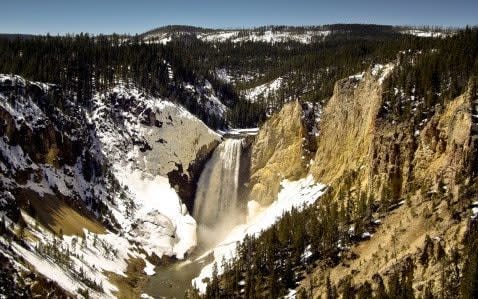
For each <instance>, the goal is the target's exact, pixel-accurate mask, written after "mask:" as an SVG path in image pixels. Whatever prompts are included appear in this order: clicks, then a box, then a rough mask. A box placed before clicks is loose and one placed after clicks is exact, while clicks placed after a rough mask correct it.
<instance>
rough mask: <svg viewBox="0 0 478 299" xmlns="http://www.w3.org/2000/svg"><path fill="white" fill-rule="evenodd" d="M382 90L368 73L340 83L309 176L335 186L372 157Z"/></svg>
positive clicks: (324, 115)
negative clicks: (335, 183)
mask: <svg viewBox="0 0 478 299" xmlns="http://www.w3.org/2000/svg"><path fill="white" fill-rule="evenodd" d="M380 105H381V86H380V84H379V82H377V80H375V79H374V78H373V77H372V75H371V73H370V72H368V73H366V74H365V75H363V77H362V76H360V77H350V78H346V79H343V80H340V81H338V82H337V83H336V84H335V87H334V93H333V96H332V98H331V99H330V100H329V102H328V104H327V105H326V106H325V108H324V110H323V112H322V119H321V122H320V125H319V127H320V137H319V139H318V144H317V152H316V155H315V161H314V164H313V165H312V167H311V170H310V172H311V173H312V174H314V176H315V178H316V179H317V180H318V181H319V182H323V183H326V184H332V183H333V182H334V181H336V180H337V179H339V178H340V177H342V176H343V175H344V174H346V173H347V172H349V171H350V170H359V169H360V167H361V166H363V165H364V164H366V163H367V162H368V160H369V158H370V156H371V150H372V147H371V146H372V143H373V137H374V135H373V134H374V131H375V121H376V118H377V113H378V111H379V108H380Z"/></svg>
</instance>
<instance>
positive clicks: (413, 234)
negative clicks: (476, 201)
mask: <svg viewBox="0 0 478 299" xmlns="http://www.w3.org/2000/svg"><path fill="white" fill-rule="evenodd" d="M384 70H385V71H386V69H384ZM384 78H386V73H385V72H383V73H382V74H381V75H376V74H375V75H374V74H373V71H369V72H366V73H364V74H363V76H353V77H350V78H347V79H344V80H341V81H339V82H337V84H336V86H335V90H334V95H333V96H332V98H331V99H330V101H329V102H328V103H327V106H326V107H325V108H324V110H323V113H322V115H321V122H320V125H319V127H320V136H319V138H318V144H317V152H316V156H315V161H314V163H313V165H312V166H311V169H310V173H311V174H313V175H314V177H315V178H316V180H318V181H320V182H326V183H327V184H329V185H330V186H331V187H332V189H333V190H334V192H335V198H336V199H337V200H338V201H339V202H341V201H342V200H344V198H345V197H346V198H347V203H346V204H345V205H346V206H347V205H348V204H349V203H350V201H352V204H351V205H350V206H351V207H354V206H356V204H357V203H359V201H360V200H361V198H360V197H361V194H366V195H368V196H367V198H368V200H370V202H369V203H371V204H372V205H371V206H370V207H369V208H368V209H369V214H368V215H370V216H368V217H369V218H367V219H366V221H367V223H370V221H375V220H373V219H377V218H381V219H380V221H377V222H373V223H381V224H380V225H376V227H375V229H374V234H373V236H372V237H371V239H370V240H365V241H362V242H360V243H359V244H357V245H355V246H352V248H351V249H350V252H349V253H348V254H350V256H353V258H350V259H349V258H345V259H344V260H342V261H341V263H340V264H339V265H337V266H334V267H330V268H329V269H327V270H324V269H321V268H320V267H319V268H317V269H316V270H315V271H314V272H313V274H312V275H311V277H310V279H309V278H308V280H309V281H322V282H325V280H326V278H327V277H330V279H331V281H332V283H333V284H335V285H336V286H337V287H340V286H341V285H343V283H344V281H345V279H346V278H350V279H351V280H350V281H351V282H352V284H354V285H355V286H356V287H357V288H359V287H360V285H361V284H363V283H364V282H365V281H369V282H370V281H372V277H376V274H378V275H382V276H383V279H384V281H385V282H387V283H388V280H389V279H390V276H391V273H393V272H394V271H395V270H396V269H400V268H401V267H403V265H405V264H406V263H407V262H409V260H410V259H411V260H413V261H415V262H414V263H415V264H417V265H418V266H417V270H416V273H417V274H415V276H414V279H413V288H414V290H415V291H416V294H423V292H424V290H425V286H426V285H429V289H431V290H432V291H433V292H437V291H438V290H440V288H441V286H439V285H438V283H437V281H438V280H439V278H437V277H439V273H440V271H441V270H440V269H439V268H440V267H439V266H437V264H436V263H437V262H436V261H435V262H434V263H435V264H433V262H429V261H428V260H427V262H426V263H425V262H423V261H421V262H417V261H418V260H420V259H423V252H424V251H427V250H429V248H430V246H431V247H432V248H433V247H435V248H436V247H437V246H443V247H445V245H444V244H446V246H447V248H446V249H445V252H446V254H451V253H450V252H452V250H451V248H458V249H459V248H460V246H461V242H462V240H463V238H464V236H465V232H466V230H467V223H468V220H469V213H470V210H469V204H470V202H471V200H472V198H470V197H469V196H468V195H466V194H467V193H466V192H468V191H463V190H470V188H476V187H473V186H472V183H470V182H471V181H473V177H474V174H473V173H472V169H474V167H476V166H474V164H473V163H475V162H474V158H473V157H474V155H475V149H474V146H473V140H475V139H476V137H474V131H473V125H474V117H473V113H474V112H473V111H474V110H473V107H472V103H473V98H474V95H471V94H470V92H465V93H464V94H462V95H460V96H458V97H457V98H455V99H449V100H448V101H446V103H445V104H444V106H441V107H440V106H437V107H436V108H435V110H434V115H433V117H431V118H430V119H424V120H422V121H420V122H418V121H416V120H415V116H413V115H412V117H410V118H405V119H404V118H402V119H397V118H393V117H388V118H387V117H386V116H384V115H383V114H382V113H383V107H386V106H387V103H386V102H385V100H384V99H383V96H382V93H383V90H382V85H381V82H382V80H383V79H384ZM472 164H473V165H472ZM345 195H346V196H345ZM404 203H406V204H404ZM352 213H353V212H352ZM429 236H435V237H434V238H433V242H432V241H430V238H429ZM432 243H433V244H434V245H433V244H432ZM430 244H432V245H430ZM432 256H434V257H433V259H435V258H436V255H433V254H432ZM391 257H392V258H391ZM380 279H382V278H380ZM324 285H325V283H323V284H322V285H320V284H319V286H315V288H316V290H315V291H314V298H316V297H320V295H323V294H324V293H325V292H326V291H327V290H326V289H325V288H324V287H323V286H324ZM302 287H304V288H305V289H307V288H314V287H313V286H312V287H311V286H310V283H309V282H306V280H304V282H303V284H302Z"/></svg>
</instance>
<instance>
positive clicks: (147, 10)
mask: <svg viewBox="0 0 478 299" xmlns="http://www.w3.org/2000/svg"><path fill="white" fill-rule="evenodd" d="M332 23H375V24H391V25H442V26H454V27H460V26H464V25H467V24H468V25H477V24H478V0H394V1H390V0H328V1H323V0H315V1H314V0H292V1H284V0H255V1H250V0H235V1H226V0H223V1H220V0H170V1H163V0H156V1H154V0H127V1H125V0H116V1H113V0H75V1H69V0H1V1H0V32H2V33H33V34H45V33H51V34H58V33H59V34H64V33H79V32H90V33H112V32H117V33H141V32H144V31H147V30H149V29H153V28H155V27H159V26H163V25H170V24H181V25H194V26H201V27H212V28H231V27H234V28H244V27H245V28H248V27H254V26H261V25H271V24H277V25H282V24H284V25H321V24H332Z"/></svg>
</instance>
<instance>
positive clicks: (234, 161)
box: [194, 139, 242, 229]
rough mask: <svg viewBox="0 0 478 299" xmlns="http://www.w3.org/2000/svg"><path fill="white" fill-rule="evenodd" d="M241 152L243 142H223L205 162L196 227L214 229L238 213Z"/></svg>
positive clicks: (197, 203) (198, 200) (200, 180)
mask: <svg viewBox="0 0 478 299" xmlns="http://www.w3.org/2000/svg"><path fill="white" fill-rule="evenodd" d="M241 152H242V139H225V140H224V142H222V143H221V144H220V145H219V146H218V147H217V148H216V150H215V151H214V153H213V155H212V157H211V159H210V160H209V161H208V162H207V164H206V167H205V168H204V171H203V172H202V173H201V176H200V178H199V182H198V188H197V191H196V199H195V206H194V219H196V221H197V222H198V224H199V225H201V226H207V227H208V228H210V229H211V228H214V227H217V226H219V225H220V224H224V220H225V219H228V218H229V217H228V216H232V215H234V213H235V212H236V211H237V209H238V207H239V205H238V198H239V197H238V191H239V168H240V160H241ZM232 218H236V217H232ZM236 220H239V219H237V218H236Z"/></svg>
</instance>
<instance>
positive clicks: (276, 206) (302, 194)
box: [192, 175, 326, 293]
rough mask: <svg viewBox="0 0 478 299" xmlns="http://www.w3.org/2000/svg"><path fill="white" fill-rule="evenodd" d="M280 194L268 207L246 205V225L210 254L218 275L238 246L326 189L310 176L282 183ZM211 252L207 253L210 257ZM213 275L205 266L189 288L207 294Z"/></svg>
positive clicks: (251, 202)
mask: <svg viewBox="0 0 478 299" xmlns="http://www.w3.org/2000/svg"><path fill="white" fill-rule="evenodd" d="M281 186H282V190H281V191H280V192H279V194H278V196H277V200H276V201H274V202H273V203H272V204H271V205H270V206H268V207H260V205H259V204H258V203H257V202H255V201H250V202H249V203H248V210H249V211H248V216H247V223H245V224H241V225H237V226H236V227H234V228H233V229H231V230H229V234H227V236H226V237H225V238H223V241H222V242H220V243H219V244H218V245H217V246H215V248H214V249H212V252H213V254H214V261H215V262H216V263H217V266H218V274H221V273H222V271H223V269H222V263H221V261H222V260H223V259H225V260H230V259H232V258H233V257H234V255H235V253H236V246H237V242H240V241H242V240H243V239H244V237H245V236H246V235H258V234H260V233H261V232H262V231H263V230H265V229H267V228H269V227H270V226H271V225H273V224H274V223H275V222H277V220H278V219H279V218H280V217H281V216H282V215H283V214H284V212H287V211H290V210H292V208H294V207H295V208H301V207H303V206H304V205H311V204H313V203H314V202H315V201H316V200H317V199H318V198H319V197H320V196H321V195H322V194H324V192H325V189H326V186H325V185H323V184H319V183H316V182H315V181H314V179H313V177H312V176H311V175H309V176H308V177H306V178H303V179H300V180H298V181H292V182H291V181H288V180H284V181H283V182H282V183H281ZM209 253H210V252H208V253H206V254H209ZM212 272H213V263H211V264H209V265H207V266H205V267H204V268H203V269H202V270H201V273H200V274H199V276H198V277H197V278H195V279H193V281H192V284H193V285H194V286H195V287H196V288H198V290H199V292H200V293H204V292H205V291H206V286H207V284H206V282H205V279H206V278H210V277H211V276H212Z"/></svg>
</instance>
